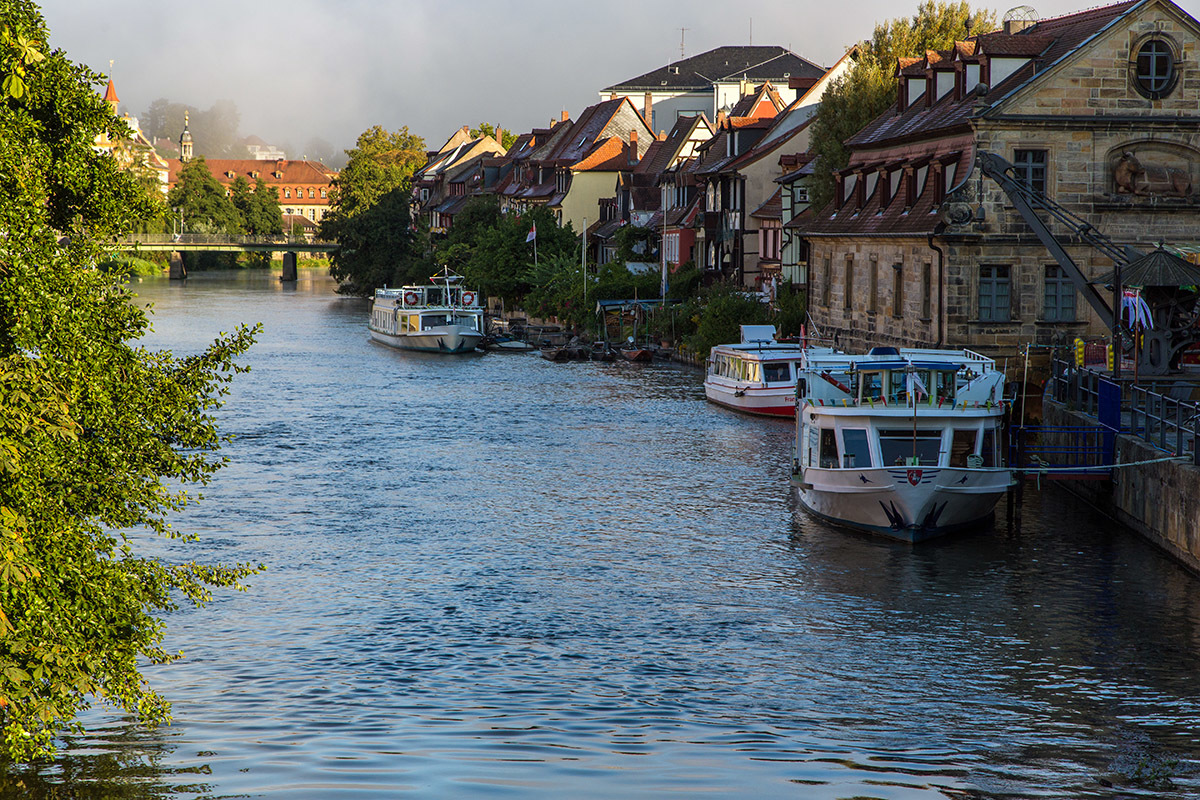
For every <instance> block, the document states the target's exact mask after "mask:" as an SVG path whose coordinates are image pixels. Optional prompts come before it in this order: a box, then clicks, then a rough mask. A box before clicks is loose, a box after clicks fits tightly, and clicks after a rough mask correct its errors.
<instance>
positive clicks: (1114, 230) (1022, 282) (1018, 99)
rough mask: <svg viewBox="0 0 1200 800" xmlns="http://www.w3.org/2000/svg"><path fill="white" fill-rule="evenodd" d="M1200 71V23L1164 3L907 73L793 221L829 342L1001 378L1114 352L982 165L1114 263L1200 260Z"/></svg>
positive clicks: (985, 47)
mask: <svg viewBox="0 0 1200 800" xmlns="http://www.w3.org/2000/svg"><path fill="white" fill-rule="evenodd" d="M1198 56H1200V25H1198V24H1197V21H1196V20H1195V19H1194V18H1193V17H1191V16H1190V15H1188V14H1187V13H1186V12H1184V11H1183V10H1182V9H1181V8H1180V7H1179V6H1177V5H1175V4H1174V3H1172V2H1170V0H1131V1H1130V2H1123V3H1118V4H1116V5H1110V6H1107V7H1103V8H1098V9H1092V10H1089V11H1083V12H1080V13H1076V14H1071V15H1067V16H1064V17H1058V18H1054V19H1047V20H1043V21H1040V22H1032V23H1031V22H1027V21H1012V22H1007V23H1006V24H1005V29H1004V30H1002V31H997V32H995V33H989V34H983V35H979V36H976V37H972V38H971V39H969V40H968V41H965V42H957V43H956V44H955V46H954V47H953V48H951V49H949V50H946V51H940V52H939V51H928V52H927V53H926V54H925V56H924V57H923V58H920V59H902V60H901V61H900V63H899V64H898V65H897V70H896V78H897V81H898V99H897V103H896V105H895V106H894V107H893V108H891V109H890V110H889V111H887V112H885V113H884V114H883V115H881V116H880V117H879V118H877V119H876V120H874V121H873V122H871V123H870V124H869V125H867V126H866V127H865V128H864V129H863V130H862V131H860V132H859V133H858V134H856V135H855V136H854V137H852V138H851V139H850V140H848V142H847V144H848V146H849V147H850V149H851V160H850V163H849V166H848V167H847V168H846V169H845V170H842V171H841V172H840V173H838V175H837V192H836V196H835V199H834V202H833V203H831V204H830V205H829V206H828V207H826V208H824V209H822V210H820V211H818V212H813V211H810V212H807V213H806V215H805V216H803V217H801V218H800V219H799V220H798V221H797V225H796V227H797V229H798V230H799V231H800V232H801V234H802V235H803V236H804V237H805V238H806V239H807V241H808V242H809V245H810V275H809V279H810V304H809V305H810V309H811V312H812V316H813V319H814V321H815V322H816V323H817V325H818V326H819V328H820V330H821V333H823V334H826V335H835V334H836V335H837V336H838V338H839V341H840V343H841V344H842V345H843V346H846V347H850V348H859V347H866V346H871V345H876V344H893V345H904V346H939V345H945V346H951V347H970V348H972V349H975V350H978V351H980V352H983V353H985V354H987V355H991V356H993V357H996V358H998V359H1001V360H1002V359H1004V358H1005V357H1009V358H1012V357H1014V356H1017V355H1018V353H1019V352H1020V351H1021V349H1022V346H1023V345H1026V344H1030V343H1033V344H1039V345H1048V344H1055V343H1059V342H1063V343H1065V342H1070V341H1071V340H1073V339H1074V338H1075V337H1077V336H1084V337H1099V336H1103V335H1105V333H1106V330H1105V328H1104V326H1102V325H1100V324H1099V318H1098V316H1097V314H1096V313H1095V312H1094V310H1093V309H1092V307H1091V306H1090V305H1089V304H1088V302H1086V301H1085V300H1086V298H1085V296H1084V295H1081V294H1080V293H1079V291H1077V288H1076V285H1075V284H1074V283H1073V282H1072V280H1071V279H1070V276H1069V274H1068V272H1067V271H1065V270H1064V269H1063V268H1062V267H1061V266H1060V265H1059V264H1058V263H1057V262H1056V261H1055V259H1054V258H1053V257H1052V256H1051V255H1050V253H1049V251H1048V250H1047V249H1046V247H1045V246H1043V245H1042V244H1041V242H1040V241H1039V240H1038V239H1037V238H1036V236H1035V234H1034V231H1033V229H1032V228H1031V227H1030V226H1029V225H1028V224H1026V222H1025V221H1024V220H1023V218H1022V217H1021V216H1020V215H1019V214H1018V213H1017V211H1016V210H1014V208H1013V207H1012V204H1011V203H1010V202H1009V201H1008V198H1007V196H1006V195H1005V194H1004V192H1002V191H1001V190H1000V188H999V187H998V185H997V184H996V183H995V182H993V181H992V180H990V179H988V178H986V177H983V176H982V175H981V173H980V170H979V169H978V167H977V166H976V155H977V154H978V153H981V152H990V153H994V154H997V155H999V156H1001V157H1002V158H1004V159H1006V160H1007V161H1008V162H1010V163H1011V164H1013V165H1014V170H1013V171H1012V173H1011V174H1012V175H1013V176H1014V177H1016V178H1017V179H1018V180H1019V181H1021V182H1022V183H1024V184H1025V185H1026V186H1028V187H1029V188H1031V189H1033V190H1034V191H1036V192H1039V193H1041V194H1043V195H1044V196H1045V197H1046V198H1048V201H1049V203H1052V204H1057V205H1058V206H1060V207H1062V208H1063V209H1065V210H1066V211H1068V212H1070V213H1072V214H1074V215H1077V217H1078V218H1079V219H1081V220H1082V221H1083V222H1085V223H1086V224H1088V225H1090V226H1091V227H1092V228H1094V229H1096V230H1098V231H1100V232H1102V233H1104V234H1106V235H1107V236H1108V237H1110V238H1111V239H1113V240H1114V241H1115V242H1116V243H1117V244H1118V245H1121V246H1124V245H1132V246H1134V247H1136V248H1138V249H1140V250H1142V251H1143V252H1146V251H1149V250H1150V249H1152V248H1153V247H1155V246H1156V245H1157V244H1158V243H1159V242H1165V243H1167V244H1168V245H1176V246H1180V247H1182V248H1184V249H1186V248H1187V247H1188V246H1194V244H1195V243H1196V241H1197V240H1198V239H1200V213H1198V212H1200V206H1198V204H1197V194H1196V188H1197V187H1198V186H1200V64H1198V63H1197V57H1198ZM1039 216H1040V217H1041V218H1042V219H1043V220H1045V221H1046V222H1047V224H1048V225H1049V227H1050V229H1051V231H1052V232H1053V234H1054V235H1055V238H1056V239H1057V240H1058V241H1059V242H1060V243H1061V244H1062V245H1063V246H1064V249H1065V250H1066V252H1067V253H1068V254H1069V255H1070V257H1071V259H1072V260H1073V261H1074V262H1075V264H1077V265H1078V267H1079V268H1080V270H1081V271H1082V272H1083V273H1085V274H1086V275H1087V276H1088V277H1089V278H1096V277H1099V276H1100V275H1103V274H1104V273H1106V272H1111V270H1112V266H1113V263H1112V261H1111V260H1109V259H1108V258H1106V257H1104V256H1103V255H1102V254H1101V253H1100V252H1099V251H1097V250H1095V249H1094V248H1092V247H1091V246H1090V245H1088V244H1087V243H1086V242H1085V241H1084V238H1083V237H1081V236H1079V235H1078V230H1077V229H1072V228H1070V227H1067V226H1065V225H1063V224H1060V223H1058V222H1057V221H1053V220H1051V219H1050V215H1049V214H1048V213H1046V210H1045V208H1042V210H1041V212H1040V214H1039ZM1100 294H1101V295H1103V290H1102V291H1101V292H1100ZM1014 363H1015V360H1013V361H1010V367H1011V366H1012V365H1013V364H1014Z"/></svg>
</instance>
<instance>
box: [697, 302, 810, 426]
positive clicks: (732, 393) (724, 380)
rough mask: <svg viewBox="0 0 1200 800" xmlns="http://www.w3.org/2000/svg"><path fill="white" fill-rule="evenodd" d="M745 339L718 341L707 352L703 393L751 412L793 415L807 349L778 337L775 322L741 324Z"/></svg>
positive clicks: (716, 401) (775, 415)
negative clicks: (727, 341)
mask: <svg viewBox="0 0 1200 800" xmlns="http://www.w3.org/2000/svg"><path fill="white" fill-rule="evenodd" d="M741 332H742V340H741V341H740V342H738V343H737V344H719V345H717V346H716V347H714V348H713V349H712V350H711V351H710V352H709V356H708V370H707V374H706V375H705V376H704V396H705V397H707V398H708V399H709V400H711V401H712V402H714V403H716V404H718V405H722V406H726V407H727V408H732V409H736V410H737V411H744V412H746V413H748V414H762V415H764V416H771V417H788V418H790V417H792V415H794V414H795V413H796V378H797V375H798V372H799V369H800V364H801V361H802V360H803V354H804V351H803V349H802V348H801V346H800V345H799V344H789V343H786V342H777V341H775V326H774V325H742V326H741Z"/></svg>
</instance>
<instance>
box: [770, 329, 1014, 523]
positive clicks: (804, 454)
mask: <svg viewBox="0 0 1200 800" xmlns="http://www.w3.org/2000/svg"><path fill="white" fill-rule="evenodd" d="M1003 391H1004V373H1003V372H1000V371H998V370H996V368H995V362H993V361H992V359H990V358H986V357H984V356H981V355H979V354H977V353H973V352H971V351H969V350H925V349H907V348H905V349H899V350H897V349H896V348H894V347H886V348H885V347H877V348H875V349H873V350H871V351H870V352H869V353H867V354H866V355H857V356H855V355H848V354H846V353H839V352H837V351H835V350H832V349H830V348H808V349H806V351H805V361H804V365H803V368H802V369H801V371H800V376H799V379H798V382H797V385H796V404H797V415H796V449H795V461H794V463H793V480H792V482H793V484H794V485H795V486H796V488H797V493H798V495H799V499H800V503H801V504H802V505H803V506H804V507H805V508H806V509H807V510H808V511H810V512H812V513H813V514H815V515H816V516H818V517H821V518H823V519H826V520H828V521H830V522H833V523H836V524H839V525H845V526H849V527H852V528H857V529H860V530H865V531H871V532H874V533H879V534H883V535H885V536H889V537H892V538H895V539H901V540H903V541H907V542H918V541H922V540H924V539H931V538H933V537H935V536H940V535H942V534H945V533H949V532H951V531H955V530H959V529H963V528H969V527H972V526H976V525H980V524H983V523H986V522H988V521H990V519H991V518H992V513H993V511H994V510H995V507H996V502H997V501H998V500H999V499H1000V497H1001V495H1003V494H1004V493H1005V492H1006V491H1007V490H1008V488H1009V487H1010V486H1011V485H1012V482H1013V478H1012V473H1011V472H1010V470H1008V469H1006V468H1005V467H1004V466H1003V465H1002V461H1001V425H1002V421H1003V415H1004V402H1003Z"/></svg>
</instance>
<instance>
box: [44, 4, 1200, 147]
mask: <svg viewBox="0 0 1200 800" xmlns="http://www.w3.org/2000/svg"><path fill="white" fill-rule="evenodd" d="M41 5H42V9H43V12H44V13H45V16H46V20H47V23H48V24H49V26H50V41H51V44H52V45H53V46H55V47H61V48H63V49H65V50H66V51H67V54H68V55H69V56H70V57H71V58H72V59H73V60H75V61H81V62H83V63H85V64H88V65H89V66H91V67H92V68H93V69H96V70H98V71H101V72H106V73H107V72H108V64H109V61H110V60H112V61H113V68H112V72H111V75H112V76H113V78H114V79H115V80H116V85H117V91H118V94H119V95H120V98H121V110H122V111H124V112H129V113H131V114H134V115H135V116H136V115H138V114H141V113H142V112H144V111H145V110H146V108H147V107H148V106H149V105H150V103H151V102H152V101H154V100H155V99H157V98H160V97H165V98H167V99H169V100H171V101H174V102H180V103H187V104H189V105H192V106H196V107H199V108H208V107H209V106H211V105H212V104H213V102H215V101H216V100H220V99H228V100H232V101H234V102H235V103H236V104H237V107H238V110H239V111H240V112H241V119H242V125H241V133H242V134H243V135H250V134H255V135H258V136H260V137H262V138H263V139H265V140H267V141H268V142H271V143H276V144H279V143H291V144H292V145H293V146H294V147H301V146H303V144H304V143H306V142H308V141H309V140H310V139H312V138H313V137H320V138H322V139H325V140H327V141H329V142H330V143H332V144H333V145H334V147H335V148H336V149H339V150H340V149H345V148H348V147H351V146H353V143H354V140H355V139H356V138H357V136H358V134H359V133H361V132H362V131H364V130H366V129H367V128H369V127H370V126H372V125H382V126H383V127H385V128H387V129H388V130H395V129H397V128H399V127H400V126H403V125H407V126H408V128H409V130H410V131H412V132H413V133H416V134H418V135H420V136H423V137H425V139H426V143H427V144H428V145H429V146H431V147H434V146H440V145H441V143H442V142H443V141H444V140H445V139H446V138H447V136H449V134H450V133H451V132H453V131H454V129H456V128H457V127H459V126H461V125H464V124H466V125H471V126H474V125H476V124H477V123H479V122H481V121H487V122H491V123H493V124H499V125H501V126H502V127H504V128H508V129H515V130H516V131H517V132H524V131H528V130H529V129H530V128H533V127H535V126H541V125H545V124H546V123H547V122H549V120H550V118H551V117H557V116H558V114H559V112H560V111H562V110H566V111H568V112H570V114H571V115H572V117H574V116H577V115H578V114H579V112H580V111H581V110H582V109H583V108H585V107H586V106H588V105H591V104H592V103H595V102H596V101H597V100H598V99H599V94H598V93H599V91H600V90H601V89H602V88H604V87H605V86H609V85H612V84H614V83H620V82H621V81H624V80H626V79H629V78H632V77H635V76H637V75H640V74H642V73H645V72H649V71H650V70H652V69H655V68H657V67H660V66H663V65H664V64H667V63H668V62H670V61H672V60H675V59H677V58H678V57H679V53H680V36H681V32H680V28H687V31H686V32H685V33H683V37H684V50H685V54H686V55H689V56H692V55H696V54H698V53H701V52H704V51H706V50H710V49H712V48H714V47H720V46H722V45H739V44H750V43H753V44H759V45H767V44H770V45H781V46H783V47H787V48H790V49H791V50H792V51H794V52H795V53H797V54H799V55H801V56H803V57H805V58H807V59H809V60H810V61H814V62H816V63H817V64H820V65H821V66H830V65H832V64H833V63H834V62H835V61H836V60H837V59H838V58H839V57H840V56H841V55H842V53H843V52H844V51H845V49H846V48H847V47H848V46H849V45H850V44H852V43H853V42H855V41H857V40H859V39H863V38H867V37H869V36H870V35H871V32H872V29H873V27H874V23H875V22H876V21H878V20H884V19H891V18H894V17H898V16H911V15H912V14H913V13H914V12H915V10H916V7H917V2H916V0H901V2H896V1H895V0H607V2H603V3H597V2H576V0H391V1H390V2H389V1H388V0H204V2H192V3H175V2H163V0H107V1H106V2H104V3H92V2H81V0H43V2H42V3H41ZM1014 5H1015V4H1014ZM1030 5H1032V6H1033V7H1034V8H1035V9H1037V11H1038V12H1039V14H1040V16H1041V17H1042V18H1046V17H1051V16H1059V15H1061V14H1065V13H1070V12H1072V11H1076V10H1080V9H1082V8H1085V7H1088V6H1090V5H1095V3H1091V2H1088V0H1036V2H1031V3H1030ZM1181 5H1182V6H1183V8H1184V9H1186V10H1187V11H1189V12H1190V13H1192V14H1193V15H1196V14H1197V11H1198V10H1197V5H1200V0H1182V2H1181ZM982 7H990V6H982ZM1009 7H1010V6H1008V5H1004V6H1002V7H994V8H996V10H997V16H998V17H999V16H1001V15H1003V13H1004V11H1005V10H1006V9H1008V8H1009ZM289 155H292V156H293V157H297V156H299V155H300V154H299V153H291V154H289Z"/></svg>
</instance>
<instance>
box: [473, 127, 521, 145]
mask: <svg viewBox="0 0 1200 800" xmlns="http://www.w3.org/2000/svg"><path fill="white" fill-rule="evenodd" d="M471 135H472V136H473V137H475V138H476V139H478V138H479V137H480V136H491V137H492V138H495V137H496V126H494V125H492V124H491V123H490V122H481V123H479V127H478V128H472V129H471ZM516 140H517V135H516V134H515V133H513V132H512V131H510V130H507V129H505V130H503V131H501V133H500V145H501V146H502V147H503V148H504V149H505V150H507V149H508V148H510V147H512V146H513V142H515V141H516Z"/></svg>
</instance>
